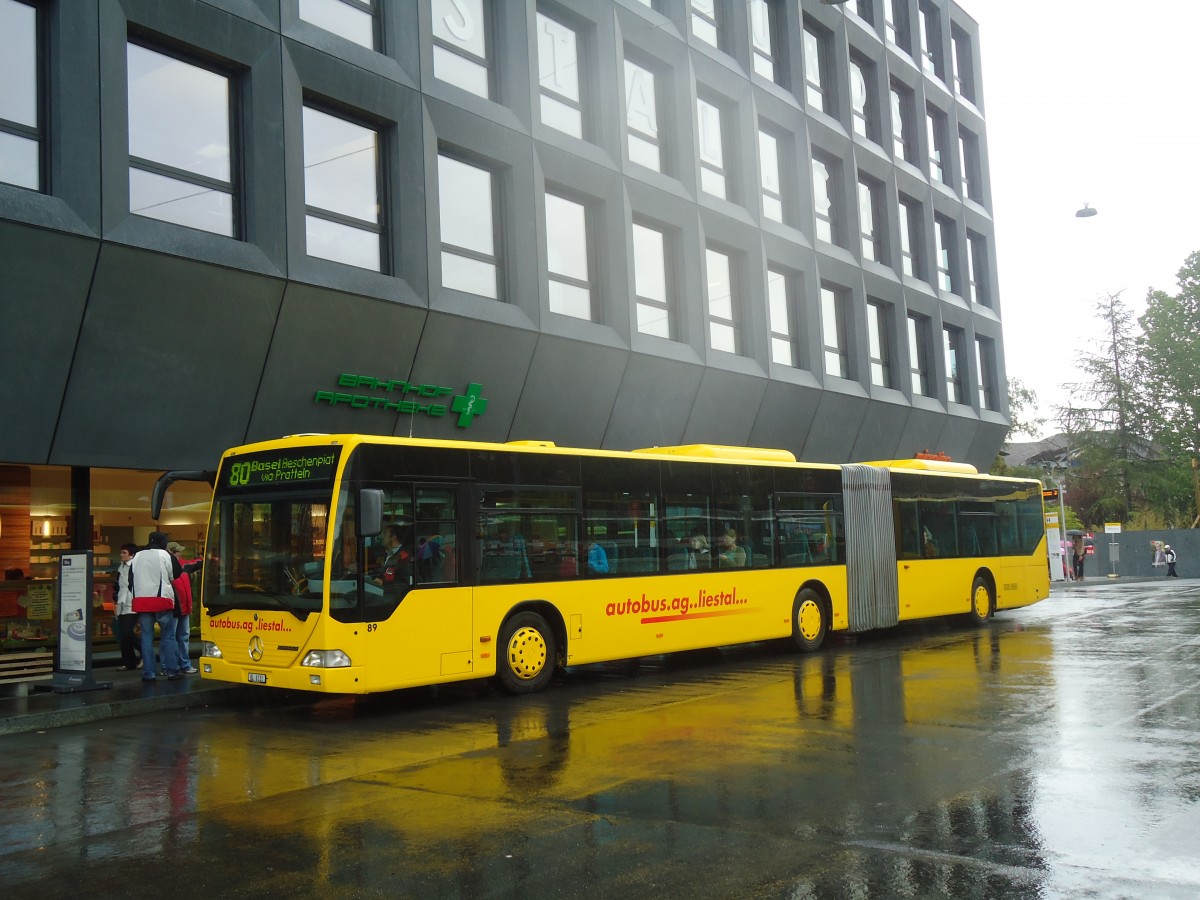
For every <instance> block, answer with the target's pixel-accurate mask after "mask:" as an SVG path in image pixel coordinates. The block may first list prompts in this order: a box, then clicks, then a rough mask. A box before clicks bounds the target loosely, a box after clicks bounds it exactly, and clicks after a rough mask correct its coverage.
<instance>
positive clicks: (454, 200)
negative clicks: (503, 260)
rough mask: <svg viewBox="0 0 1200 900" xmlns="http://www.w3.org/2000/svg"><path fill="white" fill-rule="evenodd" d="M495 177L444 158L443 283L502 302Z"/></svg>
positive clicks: (440, 193) (440, 196) (440, 185)
mask: <svg viewBox="0 0 1200 900" xmlns="http://www.w3.org/2000/svg"><path fill="white" fill-rule="evenodd" d="M494 185H495V176H494V175H493V174H492V173H491V172H489V171H488V170H487V169H482V168H480V167H479V166H473V165H470V164H468V163H465V162H462V161H460V160H457V159H455V158H454V157H452V156H446V155H444V154H438V213H439V219H440V224H441V231H442V234H441V244H442V285H443V286H444V287H448V288H450V289H452V290H456V291H465V292H466V293H468V294H478V295H480V296H481V297H491V298H492V299H494V300H495V299H499V297H500V280H499V277H498V275H499V269H500V260H499V258H498V255H497V253H496V219H495V206H496V194H495V186H494Z"/></svg>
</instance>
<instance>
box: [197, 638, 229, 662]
mask: <svg viewBox="0 0 1200 900" xmlns="http://www.w3.org/2000/svg"><path fill="white" fill-rule="evenodd" d="M200 655H201V656H207V657H210V658H212V659H223V658H224V657H222V656H221V648H220V647H218V646H217V645H216V644H214V643H213V642H212V641H201V642H200Z"/></svg>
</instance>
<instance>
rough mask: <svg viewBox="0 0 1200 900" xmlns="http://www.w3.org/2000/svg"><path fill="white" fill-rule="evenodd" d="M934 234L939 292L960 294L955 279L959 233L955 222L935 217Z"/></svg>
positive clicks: (942, 217)
mask: <svg viewBox="0 0 1200 900" xmlns="http://www.w3.org/2000/svg"><path fill="white" fill-rule="evenodd" d="M933 225H934V228H933V234H934V240H935V241H936V243H937V286H938V288H939V290H943V291H949V292H950V293H951V294H957V293H958V284H957V283H956V282H957V278H956V277H955V271H954V269H955V262H956V259H955V257H956V256H957V255H958V254H957V250H958V232H957V230H956V228H955V225H954V222H953V221H952V220H950V219H947V218H946V217H945V216H938V215H935V216H934V217H933Z"/></svg>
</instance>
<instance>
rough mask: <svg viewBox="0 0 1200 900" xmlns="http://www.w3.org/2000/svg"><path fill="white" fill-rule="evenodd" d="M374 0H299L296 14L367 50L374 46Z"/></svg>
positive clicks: (376, 44) (375, 46)
mask: <svg viewBox="0 0 1200 900" xmlns="http://www.w3.org/2000/svg"><path fill="white" fill-rule="evenodd" d="M376 15H377V10H376V7H375V2H374V0H300V18H301V19H303V20H304V21H305V22H308V23H310V24H312V25H316V26H317V27H318V28H323V29H325V30H326V31H329V32H332V33H333V34H336V35H340V36H341V37H344V38H345V39H346V40H348V41H353V42H354V43H356V44H359V45H361V46H363V47H366V48H367V49H368V50H376V49H378V43H377V41H376V37H375V35H376V33H377V29H376V24H375V22H376Z"/></svg>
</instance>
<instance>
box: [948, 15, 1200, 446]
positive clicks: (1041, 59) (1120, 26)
mask: <svg viewBox="0 0 1200 900" xmlns="http://www.w3.org/2000/svg"><path fill="white" fill-rule="evenodd" d="M958 2H959V5H960V6H961V7H962V8H963V9H964V10H965V11H966V12H967V14H968V15H970V16H971V17H972V18H974V19H975V20H976V21H977V22H978V23H979V30H980V52H981V54H982V76H983V77H982V82H983V103H984V115H985V118H986V121H987V141H988V151H989V158H990V165H991V182H992V198H993V208H992V212H993V215H994V216H995V221H996V254H997V265H998V274H999V281H1000V304H1001V317H1002V319H1003V322H1004V339H1005V358H1006V363H1007V368H1008V375H1009V377H1010V378H1018V379H1020V380H1021V381H1022V382H1024V384H1025V385H1026V387H1029V388H1031V389H1033V390H1034V391H1035V392H1036V393H1037V395H1038V400H1039V405H1040V406H1041V408H1042V412H1043V414H1045V415H1047V416H1050V417H1051V421H1049V422H1047V423H1046V426H1045V427H1044V429H1043V433H1044V434H1053V433H1055V432H1057V431H1059V430H1060V428H1059V426H1058V424H1057V423H1056V422H1055V421H1053V416H1052V412H1051V409H1052V407H1053V406H1055V405H1062V404H1064V403H1065V402H1066V398H1067V393H1066V391H1065V390H1064V388H1063V385H1064V384H1066V383H1070V382H1072V381H1076V380H1078V379H1077V375H1076V371H1077V368H1076V362H1077V354H1078V352H1079V351H1081V350H1090V349H1097V348H1098V344H1097V343H1096V342H1097V341H1098V340H1099V339H1100V337H1101V335H1102V328H1101V323H1100V322H1099V320H1098V319H1097V317H1096V299H1097V298H1098V297H1102V296H1104V295H1106V294H1108V293H1115V292H1116V291H1124V293H1123V295H1122V296H1123V298H1124V299H1125V300H1126V301H1128V303H1129V306H1130V308H1131V309H1132V310H1133V311H1134V314H1135V315H1140V314H1141V312H1142V310H1143V309H1144V308H1145V299H1146V293H1147V291H1149V290H1151V289H1154V290H1164V291H1167V292H1168V293H1171V294H1174V293H1175V292H1176V291H1177V285H1176V277H1175V276H1176V273H1177V272H1178V270H1179V269H1180V267H1181V266H1182V265H1183V262H1184V260H1185V259H1186V257H1187V256H1188V254H1190V253H1192V252H1193V251H1196V250H1200V224H1198V223H1200V0H1122V2H1116V0H958ZM1085 203H1088V204H1090V205H1091V206H1093V207H1095V208H1096V209H1097V210H1098V211H1099V213H1098V215H1096V216H1094V217H1092V218H1086V219H1080V218H1076V217H1075V211H1076V210H1078V209H1079V208H1080V207H1082V206H1083V205H1084V204H1085ZM1019 440H1027V438H1019Z"/></svg>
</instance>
